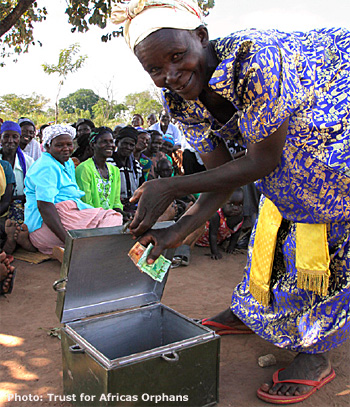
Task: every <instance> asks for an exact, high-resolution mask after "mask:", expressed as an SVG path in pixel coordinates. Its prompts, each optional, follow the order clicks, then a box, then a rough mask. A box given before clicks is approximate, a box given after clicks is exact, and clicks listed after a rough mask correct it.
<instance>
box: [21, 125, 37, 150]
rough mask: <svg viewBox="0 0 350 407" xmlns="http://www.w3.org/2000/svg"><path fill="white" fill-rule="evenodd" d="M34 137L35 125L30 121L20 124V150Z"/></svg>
mask: <svg viewBox="0 0 350 407" xmlns="http://www.w3.org/2000/svg"><path fill="white" fill-rule="evenodd" d="M34 137H35V127H34V126H32V125H31V124H30V123H28V124H23V125H22V126H21V139H20V144H21V148H22V150H23V149H24V148H25V147H26V146H27V145H28V144H29V143H30V142H31V141H32V140H33V138H34Z"/></svg>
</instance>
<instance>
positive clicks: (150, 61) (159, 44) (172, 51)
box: [135, 27, 211, 100]
mask: <svg viewBox="0 0 350 407" xmlns="http://www.w3.org/2000/svg"><path fill="white" fill-rule="evenodd" d="M208 44H209V40H208V33H207V30H206V29H205V28H204V27H199V28H198V29H197V30H194V31H188V30H177V29H169V28H166V29H161V30H158V31H156V32H154V33H152V34H150V35H149V36H148V37H147V38H145V39H144V40H143V41H141V42H140V43H139V44H138V45H137V46H136V48H135V54H136V56H137V58H138V59H139V61H140V62H141V64H142V66H143V68H144V69H145V71H146V72H148V73H149V75H150V76H151V78H152V80H153V82H154V83H155V85H156V86H158V87H159V88H163V87H164V88H167V89H169V90H171V91H173V92H176V93H177V94H179V95H180V96H181V97H182V98H184V99H186V100H194V99H197V98H198V96H199V95H200V93H201V92H202V90H203V88H204V87H205V86H207V84H208V80H209V79H210V76H211V73H210V72H209V67H208V63H207V52H208Z"/></svg>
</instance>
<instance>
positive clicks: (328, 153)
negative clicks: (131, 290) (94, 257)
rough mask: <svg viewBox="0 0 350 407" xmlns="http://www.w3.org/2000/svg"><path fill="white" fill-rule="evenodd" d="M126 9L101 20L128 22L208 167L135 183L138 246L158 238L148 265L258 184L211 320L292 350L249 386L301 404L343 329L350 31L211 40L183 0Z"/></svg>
mask: <svg viewBox="0 0 350 407" xmlns="http://www.w3.org/2000/svg"><path fill="white" fill-rule="evenodd" d="M122 7H124V8H122ZM125 7H126V6H118V7H117V8H116V9H115V11H114V12H113V13H112V20H113V21H114V22H115V23H120V22H122V21H124V20H125V21H126V24H125V27H124V32H125V38H126V41H127V43H128V45H129V46H130V48H131V49H132V50H133V51H134V53H135V55H136V56H137V58H138V59H139V61H140V62H141V64H142V66H143V67H144V69H145V70H146V71H147V72H148V73H149V74H150V76H151V78H152V79H153V81H154V83H155V84H156V85H157V86H158V87H162V88H163V96H164V104H165V106H167V108H168V109H169V111H170V113H171V114H172V116H173V117H174V118H175V119H176V120H178V121H179V122H181V123H182V125H183V129H184V133H185V135H186V139H187V141H188V142H189V143H190V144H191V145H192V146H193V147H194V148H196V150H197V151H199V152H200V153H201V158H202V160H203V162H204V163H205V165H206V167H207V170H208V171H206V172H205V173H199V174H194V175H190V176H184V177H173V178H172V179H167V180H166V181H164V180H162V179H160V180H155V181H151V182H147V183H146V184H144V185H142V186H141V187H140V188H139V189H138V190H137V191H136V193H135V194H134V197H133V201H134V202H136V201H139V205H138V211H137V213H136V216H135V218H134V221H133V223H132V224H131V230H132V232H133V233H134V234H135V235H137V236H139V235H142V234H144V233H145V232H146V231H148V232H147V233H146V234H145V235H144V236H142V238H141V240H140V242H141V243H142V244H148V243H149V242H153V243H154V244H155V247H154V248H153V251H152V252H151V255H150V256H149V262H152V261H154V259H156V258H157V257H158V256H159V255H160V253H161V252H162V251H163V250H164V249H165V248H166V247H175V246H177V245H179V244H181V242H182V241H183V240H184V239H185V238H186V236H187V235H188V234H189V233H191V232H192V231H193V230H195V229H196V228H198V227H199V226H201V225H202V224H203V223H204V222H205V221H206V220H207V219H209V218H210V216H212V214H213V213H214V212H215V211H216V210H217V209H218V208H219V207H220V205H221V204H222V203H223V202H224V201H225V200H227V199H228V197H229V195H230V194H231V192H232V190H233V189H235V188H237V187H240V186H242V185H245V184H248V183H250V182H254V181H256V182H257V187H258V188H259V190H260V191H261V192H262V193H263V195H264V198H263V199H262V202H261V207H260V214H259V220H258V222H257V225H256V227H255V229H254V230H253V232H252V236H251V240H250V246H249V250H248V261H247V266H246V269H245V275H244V278H243V281H242V282H241V283H240V284H239V285H238V286H237V287H236V288H235V290H234V293H233V297H232V303H231V307H230V310H229V312H227V311H226V312H223V313H221V314H220V315H218V316H217V317H215V318H213V319H212V321H215V322H219V323H223V324H225V325H227V326H229V327H231V328H235V329H237V330H238V329H239V328H242V323H244V324H245V325H246V326H248V327H249V328H251V329H252V330H253V331H254V332H255V333H257V334H258V335H259V336H261V337H262V338H264V339H266V340H268V341H270V342H272V343H273V344H275V345H276V346H278V347H281V348H284V349H289V350H292V351H295V352H298V354H297V356H296V358H295V359H294V361H293V363H292V364H291V365H290V366H289V367H287V368H286V369H284V370H283V371H280V372H277V373H276V374H275V375H274V378H273V381H272V382H270V383H265V384H264V385H262V386H261V388H260V389H259V390H258V393H257V395H258V397H260V398H261V399H263V400H265V401H268V402H271V403H283V404H285V403H295V402H299V401H302V400H304V399H305V398H307V397H309V396H310V395H311V394H313V393H314V392H315V391H316V389H317V388H319V387H321V386H322V385H324V384H325V383H327V382H329V381H330V380H332V379H333V378H334V376H335V373H334V371H333V369H332V367H331V363H330V360H329V355H328V351H329V350H331V349H332V348H334V347H336V346H339V345H340V344H342V343H343V342H344V341H345V340H346V339H347V338H348V332H349V326H350V310H349V303H350V302H349V292H350V271H349V270H350V239H349V237H350V223H349V220H350V188H349V187H350V176H349V175H350V170H349V162H350V140H349V135H350V103H349V100H350V95H349V89H350V33H349V32H348V31H346V30H342V29H332V30H326V29H323V30H314V31H310V32H308V33H301V32H294V33H289V34H287V33H282V32H279V31H276V30H271V31H257V30H248V31H242V32H237V33H233V34H231V35H229V36H227V37H226V38H221V39H217V40H215V41H209V38H208V32H207V30H206V28H205V27H204V25H203V20H202V18H201V14H200V10H199V8H198V7H197V5H196V3H195V2H193V1H192V0H172V1H170V0H169V1H167V0H164V1H158V0H146V1H145V0H139V1H136V0H133V1H131V2H130V4H129V5H128V7H127V10H125ZM160 22H161V23H160ZM160 25H161V27H160ZM230 138H234V139H236V140H238V141H240V142H241V143H242V144H244V145H245V146H246V147H247V149H246V154H245V155H244V156H243V157H241V158H239V159H236V160H232V158H231V156H230V154H229V152H228V150H227V147H226V143H225V140H227V139H230ZM189 193H201V196H200V198H199V199H198V201H197V202H196V204H195V205H193V206H192V207H191V208H190V210H189V211H187V212H186V213H185V215H184V216H182V218H181V219H180V220H179V221H178V222H177V223H176V224H175V225H173V226H171V227H170V228H168V229H167V230H157V231H154V230H151V231H149V230H148V229H149V228H150V227H151V226H152V225H153V224H154V223H155V221H156V219H157V218H158V216H159V215H160V214H161V213H162V212H163V211H164V210H165V208H167V206H168V205H169V203H170V202H171V201H172V200H173V199H174V198H176V197H179V196H183V195H186V194H189Z"/></svg>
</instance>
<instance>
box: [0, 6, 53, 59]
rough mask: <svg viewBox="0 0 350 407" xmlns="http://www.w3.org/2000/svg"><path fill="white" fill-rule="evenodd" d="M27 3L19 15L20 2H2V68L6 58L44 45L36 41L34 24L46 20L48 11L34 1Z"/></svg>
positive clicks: (0, 56)
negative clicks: (32, 47)
mask: <svg viewBox="0 0 350 407" xmlns="http://www.w3.org/2000/svg"><path fill="white" fill-rule="evenodd" d="M22 3H25V2H24V1H23V0H22ZM26 3H27V5H24V7H23V13H22V14H19V13H18V12H17V13H16V12H15V7H16V6H17V4H18V1H15V0H5V1H0V27H1V29H0V58H1V60H2V61H1V62H0V66H4V65H5V63H4V61H3V59H4V58H6V57H10V56H14V55H16V54H21V53H25V52H28V49H29V46H30V45H35V44H36V43H37V44H39V45H40V46H41V45H42V44H41V42H40V41H35V40H34V24H35V23H39V22H41V21H43V20H45V19H46V15H47V10H46V8H45V7H43V8H39V7H38V5H37V3H36V2H33V1H27V2H26ZM26 7H27V8H26ZM14 60H15V61H16V59H14Z"/></svg>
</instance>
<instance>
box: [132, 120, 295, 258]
mask: <svg viewBox="0 0 350 407" xmlns="http://www.w3.org/2000/svg"><path fill="white" fill-rule="evenodd" d="M287 129H288V120H286V121H285V122H284V123H283V124H282V125H281V126H280V127H279V129H278V130H276V131H275V132H274V133H273V134H271V136H269V137H268V138H266V139H264V140H262V141H261V142H260V143H255V144H249V145H248V146H247V153H246V155H245V156H244V157H241V158H239V159H237V160H234V161H229V162H227V161H228V154H229V152H228V150H227V148H226V146H225V144H224V143H221V144H220V145H219V146H218V147H217V148H216V149H215V150H214V151H213V152H212V153H209V154H206V155H203V157H202V158H203V161H204V164H205V165H206V167H207V168H213V167H215V165H216V164H219V167H217V168H213V169H209V170H208V171H205V172H202V173H198V174H194V175H189V176H183V177H174V179H173V178H171V179H167V182H168V185H167V188H164V185H161V188H159V187H158V189H157V184H156V183H157V181H155V186H154V187H152V191H151V192H152V193H151V194H149V193H148V192H149V191H145V192H146V194H145V195H143V193H142V192H143V191H139V190H138V191H137V192H138V194H137V196H138V197H139V198H141V199H140V203H139V208H138V218H137V219H136V216H135V219H136V221H135V219H134V222H133V223H132V224H131V225H132V227H133V228H132V229H131V232H132V233H133V234H134V235H136V236H140V235H142V234H143V233H145V232H146V231H147V230H148V229H149V228H150V227H151V226H152V225H153V223H152V222H153V216H154V213H155V212H156V209H157V208H156V207H154V206H155V205H156V204H157V201H158V202H161V203H163V202H165V198H167V197H169V196H174V195H175V196H184V195H186V194H188V193H190V192H205V193H202V194H201V195H200V197H199V199H198V200H197V201H196V203H195V204H194V205H193V206H192V207H191V208H190V209H189V210H188V211H186V212H185V214H184V215H183V216H182V217H181V218H180V219H179V220H178V221H177V222H176V223H175V224H174V225H172V226H170V227H169V228H167V229H160V230H151V231H149V232H148V233H146V234H145V235H144V236H142V237H141V239H140V243H141V244H143V245H147V244H148V243H150V242H152V243H154V245H155V247H154V248H153V250H152V252H151V254H150V256H149V257H148V261H149V262H152V261H154V260H155V259H157V258H158V257H159V255H160V254H161V253H162V252H163V251H164V250H165V249H166V248H169V247H176V246H178V245H179V244H181V242H182V241H183V240H184V239H185V238H186V237H187V236H188V235H189V234H190V233H192V232H193V231H194V230H196V229H197V228H198V227H200V226H202V225H203V224H204V222H205V221H206V220H207V219H210V217H211V216H212V215H213V214H214V213H215V211H216V210H217V209H218V208H220V207H221V206H222V205H223V203H224V202H226V201H227V199H228V198H229V197H230V195H231V193H232V191H233V190H234V189H235V188H238V187H241V186H243V185H245V184H247V183H250V182H254V181H256V180H257V179H260V178H262V177H264V176H266V175H268V174H270V173H271V172H272V171H273V170H274V169H275V168H276V166H277V165H278V163H279V161H280V158H281V154H282V150H283V146H284V143H285V138H286V134H287ZM225 151H226V153H225ZM225 157H226V158H225ZM225 159H226V160H227V161H226V163H225V164H223V165H220V164H221V163H222V162H223V161H225ZM161 181H162V180H161ZM153 182H154V181H153ZM146 184H148V182H147V183H146ZM157 191H158V195H157ZM140 192H141V193H140ZM159 194H160V196H159ZM145 197H147V198H148V199H150V200H151V202H150V201H149V202H148V203H144V202H145V201H144V200H143V201H142V198H145ZM146 202H147V201H146ZM152 209H153V212H152Z"/></svg>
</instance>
